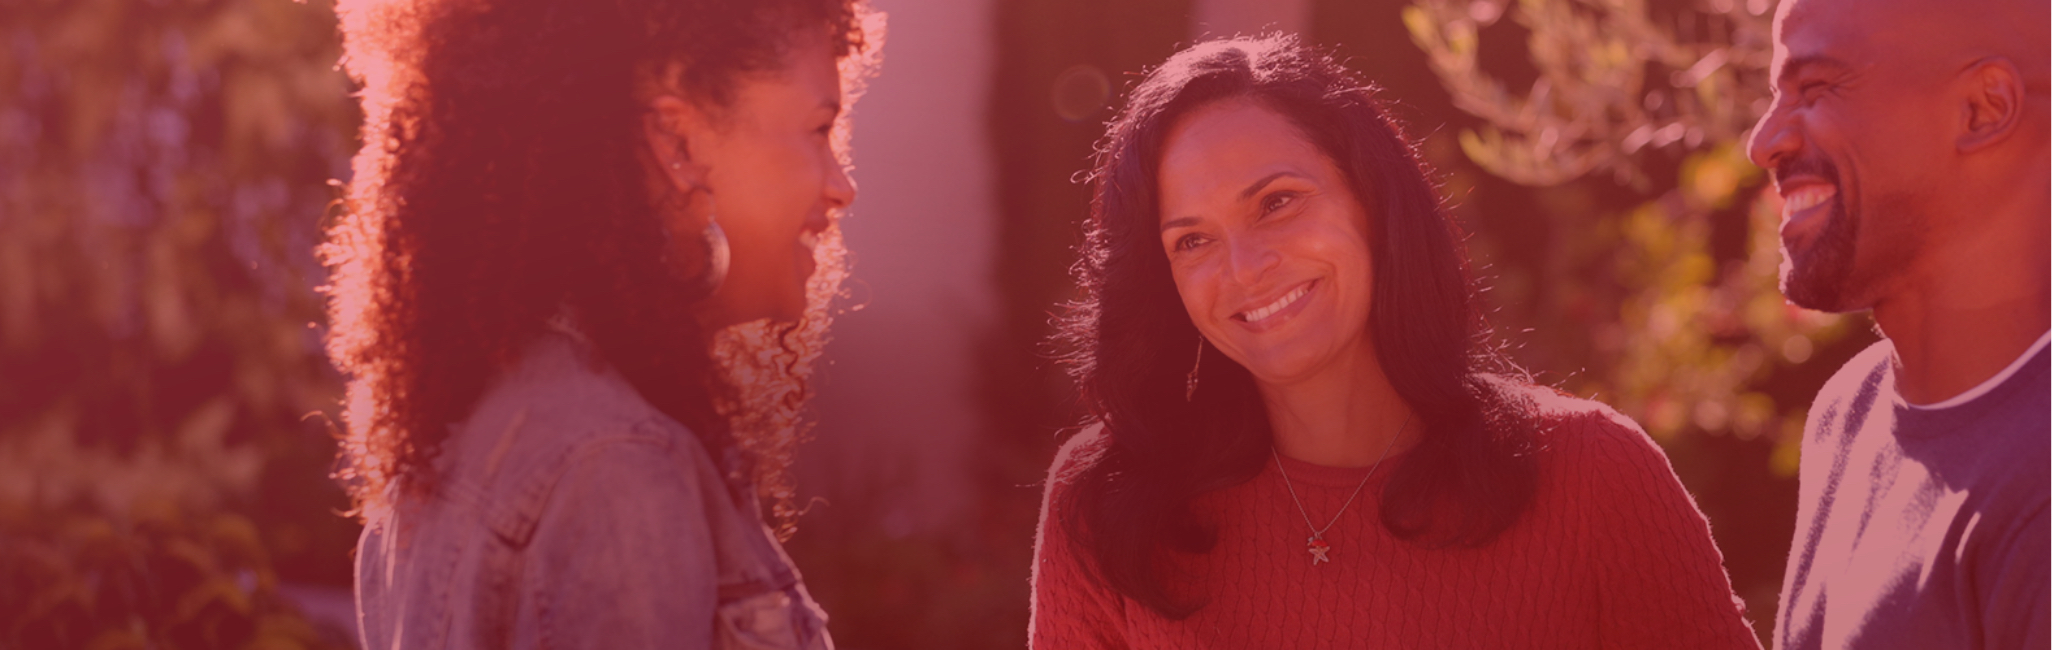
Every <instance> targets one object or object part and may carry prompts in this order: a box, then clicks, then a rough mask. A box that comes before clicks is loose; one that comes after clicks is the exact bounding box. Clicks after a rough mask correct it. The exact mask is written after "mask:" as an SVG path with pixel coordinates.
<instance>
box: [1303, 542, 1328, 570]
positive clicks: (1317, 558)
mask: <svg viewBox="0 0 2052 650" xmlns="http://www.w3.org/2000/svg"><path fill="white" fill-rule="evenodd" d="M1306 544H1307V546H1308V548H1309V550H1310V551H1311V566H1318V563H1319V562H1331V561H1332V558H1329V557H1326V556H1325V554H1326V553H1328V552H1331V551H1332V545H1331V544H1327V543H1325V540H1323V539H1319V538H1318V536H1317V535H1312V536H1311V539H1309V540H1306Z"/></svg>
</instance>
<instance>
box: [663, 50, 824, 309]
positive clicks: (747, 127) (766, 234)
mask: <svg viewBox="0 0 2052 650" xmlns="http://www.w3.org/2000/svg"><path fill="white" fill-rule="evenodd" d="M841 97H842V95H841V75H840V70H839V67H838V66H837V62H836V59H835V57H834V54H833V51H832V49H831V48H830V47H829V42H828V40H827V39H826V38H818V39H809V40H807V41H806V42H804V43H801V44H799V45H794V46H793V47H792V48H791V51H790V52H788V53H787V55H786V58H785V61H784V65H783V66H782V67H781V68H780V69H777V70H772V71H767V72H763V73H755V74H744V75H742V76H741V77H740V78H738V79H737V80H736V81H735V86H734V94H733V95H732V102H731V103H730V104H729V105H727V106H724V107H719V108H712V109H699V108H696V107H695V106H694V107H692V108H691V109H688V110H683V111H681V112H683V113H686V114H687V115H686V116H685V117H686V119H683V120H682V122H683V123H684V136H685V143H686V145H685V146H687V147H688V148H689V159H690V161H691V162H692V164H694V165H696V166H698V167H701V168H703V170H704V172H703V173H704V186H705V189H707V190H709V191H710V194H709V196H710V197H711V201H710V202H709V207H710V210H711V212H712V215H713V218H714V219H716V220H717V221H718V222H719V224H720V227H721V228H722V229H723V230H724V231H725V232H726V235H727V241H728V246H729V249H730V250H731V252H732V263H731V264H730V265H729V268H728V273H727V277H726V280H725V281H724V282H722V283H721V284H720V287H719V289H718V290H717V291H715V292H714V293H713V294H712V296H711V297H710V298H708V299H707V301H706V303H705V305H704V319H705V321H706V322H708V323H709V324H711V325H712V326H715V327H718V326H725V325H731V324H735V323H744V322H748V321H753V320H759V319H763V318H769V319H773V320H778V321H791V320H797V319H798V318H800V317H801V316H803V314H804V311H805V307H806V282H807V280H808V279H809V278H810V277H811V276H812V271H813V264H814V262H813V255H812V250H813V246H814V245H815V244H816V243H817V240H818V237H819V235H820V233H821V232H822V231H824V230H826V228H827V226H828V225H829V223H830V222H829V218H830V217H831V215H832V214H833V213H834V212H835V211H836V210H839V209H841V208H844V207H846V206H847V205H848V204H849V203H850V202H852V201H854V200H855V186H854V183H853V181H852V180H850V179H849V178H848V172H847V170H846V169H844V168H843V167H842V166H841V163H840V159H839V158H838V157H837V156H836V155H835V151H834V148H833V144H832V142H833V140H832V132H833V128H834V124H835V120H836V118H838V117H839V115H840V112H841ZM703 223H704V221H703V219H690V220H672V223H671V224H670V228H671V229H672V233H671V234H672V237H671V241H672V242H674V244H675V245H678V246H692V247H697V246H699V245H700V242H701V241H702V239H701V237H702V229H703V227H704V226H703ZM688 258H689V259H703V258H704V256H703V254H702V253H699V252H696V251H694V252H692V253H691V254H689V255H688Z"/></svg>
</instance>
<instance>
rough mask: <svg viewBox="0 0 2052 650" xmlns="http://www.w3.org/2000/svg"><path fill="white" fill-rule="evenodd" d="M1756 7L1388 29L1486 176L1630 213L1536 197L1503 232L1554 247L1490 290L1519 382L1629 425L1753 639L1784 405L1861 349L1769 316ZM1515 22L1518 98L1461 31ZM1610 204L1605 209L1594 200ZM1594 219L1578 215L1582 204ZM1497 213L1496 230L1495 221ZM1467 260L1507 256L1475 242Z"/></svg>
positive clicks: (1545, 10)
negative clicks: (1655, 451) (1677, 484)
mask: <svg viewBox="0 0 2052 650" xmlns="http://www.w3.org/2000/svg"><path fill="white" fill-rule="evenodd" d="M1769 8H1770V7H1769V3H1767V2H1765V1H1764V0H1705V1H1703V2H1686V3H1685V2H1678V1H1669V2H1664V3H1650V2H1646V1H1644V0H1520V1H1519V2H1517V3H1516V4H1515V6H1512V5H1511V4H1510V3H1509V2H1508V1H1507V0H1473V1H1470V0H1415V1H1414V3H1413V4H1412V5H1411V6H1409V7H1406V8H1404V9H1403V13H1402V16H1403V23H1404V25H1405V27H1406V28H1407V29H1408V31H1409V32H1410V35H1411V37H1412V39H1413V40H1414V41H1415V43H1416V44H1417V45H1418V46H1419V47H1420V48H1421V49H1422V50H1423V51H1424V52H1425V53H1426V55H1427V61H1428V63H1429V65H1430V67H1431V69H1432V71H1433V72H1434V73H1435V74H1436V75H1437V76H1438V77H1439V79H1440V80H1441V81H1442V83H1443V84H1444V86H1445V88H1446V90H1447V92H1448V93H1449V94H1450V95H1451V99H1452V102H1453V104H1454V105H1455V106H1457V107H1459V108H1460V109H1461V110H1463V111H1465V112H1467V113H1469V114H1471V115H1473V116H1474V117H1476V118H1478V122H1477V124H1476V125H1475V126H1473V127H1471V128H1466V129H1463V130H1461V131H1460V132H1459V134H1458V136H1457V138H1458V142H1459V146H1460V151H1461V152H1463V153H1464V154H1465V155H1466V157H1467V158H1468V159H1469V160H1471V161H1473V163H1474V164H1476V165H1477V166H1479V167H1480V168H1481V169H1483V170H1486V171H1487V172H1488V173H1490V174H1494V175H1496V176H1499V177H1502V178H1505V179H1509V180H1512V181H1515V182H1517V183H1520V184H1525V185H1530V186H1542V187H1555V188H1569V189H1570V191H1569V192H1563V193H1557V194H1554V195H1553V196H1556V197H1558V196H1575V195H1576V194H1580V195H1583V196H1586V195H1592V194H1598V193H1608V194H1613V195H1615V194H1617V193H1620V192H1621V193H1622V194H1623V195H1624V196H1626V197H1629V200H1628V203H1629V204H1630V205H1629V207H1625V208H1623V209H1604V208H1601V207H1593V206H1592V205H1591V204H1592V203H1593V202H1561V201H1554V202H1551V204H1550V205H1549V204H1548V202H1544V201H1542V202H1541V204H1540V205H1539V206H1538V209H1535V210H1529V211H1526V212H1524V213H1523V214H1519V215H1515V217H1514V218H1518V219H1527V220H1532V219H1536V220H1543V221H1544V223H1543V224H1541V226H1540V227H1541V228H1543V229H1545V230H1547V231H1550V232H1552V233H1555V234H1556V236H1555V237H1553V238H1552V239H1551V241H1553V242H1556V245H1555V246H1554V247H1552V249H1550V250H1547V251H1543V252H1541V253H1539V254H1538V259H1539V260H1540V261H1539V262H1538V263H1536V264H1528V265H1520V266H1517V267H1510V268H1498V269H1497V271H1498V272H1500V273H1503V274H1504V275H1507V276H1511V277H1509V278H1508V280H1507V281H1502V282H1499V283H1498V284H1499V285H1500V286H1504V287H1507V288H1509V289H1510V291H1508V292H1506V293H1509V294H1510V295H1502V294H1499V295H1497V296H1496V299H1497V301H1498V302H1499V304H1511V305H1515V303H1518V302H1526V303H1527V304H1524V305H1522V306H1512V307H1511V308H1510V311H1511V312H1513V314H1514V315H1513V316H1512V317H1513V318H1515V319H1517V320H1518V321H1519V322H1520V324H1524V325H1528V326H1529V327H1530V329H1528V330H1526V332H1527V334H1528V335H1527V336H1526V339H1527V341H1528V342H1530V343H1532V344H1533V345H1532V347H1531V349H1533V350H1537V351H1540V352H1538V353H1537V354H1526V355H1521V356H1522V357H1524V358H1525V360H1526V361H1527V362H1528V363H1531V364H1532V365H1533V367H1535V368H1536V369H1539V370H1542V371H1549V373H1561V374H1562V376H1564V377H1565V380H1564V381H1563V382H1562V384H1563V388H1565V389H1567V390H1570V391H1572V392H1575V393H1577V394H1580V395H1586V396H1594V397H1596V398H1598V399H1601V400H1603V401H1606V402H1608V403H1610V404H1612V405H1614V406H1616V407H1617V408H1618V409H1619V410H1621V411H1623V412H1625V413H1627V414H1629V415H1631V416H1632V417H1634V418H1635V419H1637V420H1638V421H1639V422H1640V423H1641V424H1642V425H1643V426H1645V427H1646V429H1647V431H1648V432H1649V433H1651V434H1652V435H1653V436H1654V437H1655V439H1656V440H1658V441H1660V443H1661V444H1662V445H1663V446H1664V447H1666V448H1667V449H1668V453H1669V456H1670V458H1671V459H1672V460H1673V462H1674V464H1675V466H1676V470H1677V472H1678V473H1680V474H1681V475H1682V478H1683V480H1684V482H1685V483H1686V484H1688V486H1689V488H1690V490H1691V491H1692V492H1694V493H1695V494H1696V496H1697V498H1698V500H1699V502H1700V505H1701V506H1702V507H1703V509H1704V510H1705V512H1706V514H1708V515H1709V516H1710V518H1711V520H1712V524H1713V527H1714V528H1715V529H1716V532H1717V535H1718V541H1719V545H1720V547H1722V548H1723V550H1724V552H1725V557H1726V559H1727V565H1728V569H1729V570H1730V571H1731V573H1732V576H1733V581H1734V583H1735V587H1736V588H1737V589H1738V590H1739V593H1740V595H1741V596H1742V597H1744V598H1745V599H1746V601H1747V604H1748V607H1749V609H1750V614H1751V615H1752V617H1753V619H1754V625H1755V629H1756V630H1757V631H1759V632H1760V633H1761V634H1763V635H1764V634H1765V633H1767V632H1768V631H1770V630H1771V629H1772V625H1773V620H1772V616H1773V611H1774V605H1775V600H1776V595H1777V592H1778V589H1779V587H1780V576H1781V570H1782V565H1783V563H1784V562H1785V558H1786V553H1787V546H1786V545H1787V541H1788V535H1789V532H1791V531H1790V529H1789V528H1788V527H1789V526H1790V525H1792V524H1791V522H1792V521H1793V519H1792V518H1793V516H1794V511H1793V501H1794V494H1793V491H1794V485H1793V481H1792V477H1793V475H1794V471H1795V466H1796V457H1795V455H1796V453H1797V451H1798V449H1799V446H1798V445H1799V443H1800V438H1801V432H1802V424H1803V418H1804V414H1805V409H1806V408H1807V407H1808V405H1809V400H1810V398H1811V397H1812V396H1813V395H1814V393H1815V391H1816V389H1817V388H1818V387H1819V386H1821V385H1822V383H1823V380H1824V379H1825V377H1828V375H1829V372H1830V369H1831V368H1835V367H1836V365H1837V363H1835V362H1834V360H1835V361H1840V362H1842V361H1843V360H1844V359H1845V358H1847V357H1849V356H1850V355H1851V354H1852V353H1854V352H1856V351H1858V350H1859V349H1860V348H1862V347H1864V346H1865V345H1866V343H1868V342H1870V341H1872V340H1873V339H1872V335H1871V334H1870V333H1868V332H1867V331H1866V330H1865V329H1862V328H1860V327H1859V326H1858V325H1859V319H1849V318H1839V317H1835V316H1831V315H1827V314H1820V313H1816V312H1808V311H1803V310H1799V309H1797V308H1795V307H1792V306H1790V305H1788V304H1787V303H1786V302H1785V301H1784V300H1783V299H1782V297H1781V294H1780V292H1779V289H1778V287H1777V278H1778V271H1777V269H1778V266H1779V262H1780V247H1779V242H1778V235H1777V230H1778V222H1779V212H1780V200H1779V197H1778V195H1776V194H1775V193H1774V192H1772V191H1766V190H1765V187H1764V186H1765V184H1766V180H1767V179H1766V177H1765V174H1763V173H1762V172H1761V170H1759V169H1758V168H1756V167H1754V166H1753V165H1752V164H1751V163H1750V162H1748V161H1747V160H1746V158H1745V153H1744V150H1745V141H1744V138H1745V134H1746V133H1747V131H1748V129H1750V127H1751V126H1752V124H1753V122H1754V120H1755V119H1757V118H1758V116H1759V115H1760V114H1761V112H1763V111H1764V110H1765V109H1766V106H1767V103H1768V94H1767V93H1768V79H1767V78H1766V70H1767V65H1768V62H1769V57H1770V55H1771V40H1770V33H1769V25H1770V22H1769V19H1770V16H1769V14H1768V9H1769ZM1505 18H1510V19H1511V20H1512V21H1515V23H1516V25H1517V26H1518V27H1520V28H1522V29H1520V30H1516V32H1511V33H1507V32H1504V31H1499V32H1497V33H1498V34H1501V35H1503V36H1513V37H1514V36H1522V37H1523V38H1524V41H1525V44H1526V46H1527V56H1526V58H1525V60H1526V61H1528V62H1529V65H1530V69H1529V70H1519V71H1518V72H1519V73H1522V74H1523V75H1524V76H1529V77H1531V81H1530V82H1529V84H1530V85H1529V89H1528V90H1525V91H1524V92H1522V93H1518V92H1513V91H1512V90H1510V89H1509V88H1510V84H1506V83H1505V82H1503V81H1501V80H1499V78H1498V77H1497V76H1495V75H1492V74H1491V73H1490V72H1486V71H1484V70H1483V67H1484V66H1483V64H1482V60H1481V59H1482V57H1481V56H1480V55H1479V53H1480V52H1481V51H1482V50H1483V49H1484V45H1483V38H1482V35H1483V34H1484V33H1485V32H1486V31H1488V30H1489V29H1490V28H1491V27H1492V26H1496V25H1498V24H1499V23H1501V22H1504V19H1505ZM1613 203H1614V202H1613ZM1592 208H1593V209H1592ZM1498 217H1499V218H1504V216H1503V215H1498ZM1474 245H1475V246H1476V248H1478V249H1481V250H1482V252H1481V253H1480V254H1481V255H1482V256H1485V257H1487V256H1490V255H1491V254H1492V253H1493V252H1494V251H1499V250H1501V249H1503V248H1507V247H1511V246H1513V244H1512V243H1511V242H1510V241H1504V240H1498V239H1493V238H1491V237H1490V236H1489V233H1487V232H1480V233H1478V234H1477V235H1476V242H1475V243H1474Z"/></svg>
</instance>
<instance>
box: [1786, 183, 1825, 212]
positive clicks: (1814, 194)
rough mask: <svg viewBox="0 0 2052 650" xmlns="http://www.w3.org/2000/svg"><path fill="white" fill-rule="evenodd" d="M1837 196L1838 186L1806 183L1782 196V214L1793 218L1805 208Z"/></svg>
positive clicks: (1815, 205)
mask: <svg viewBox="0 0 2052 650" xmlns="http://www.w3.org/2000/svg"><path fill="white" fill-rule="evenodd" d="M1836 196H1838V188H1837V187H1834V186H1831V185H1826V184H1822V183H1818V184H1814V185H1804V186H1802V187H1799V188H1796V189H1795V191H1792V192H1789V193H1788V195H1787V196H1784V197H1782V198H1781V216H1782V218H1783V219H1789V218H1793V217H1795V215H1797V214H1800V213H1802V212H1803V211H1804V210H1808V209H1810V208H1814V207H1817V206H1819V205H1822V204H1823V203H1824V202H1825V201H1829V200H1831V199H1832V198H1833V197H1836Z"/></svg>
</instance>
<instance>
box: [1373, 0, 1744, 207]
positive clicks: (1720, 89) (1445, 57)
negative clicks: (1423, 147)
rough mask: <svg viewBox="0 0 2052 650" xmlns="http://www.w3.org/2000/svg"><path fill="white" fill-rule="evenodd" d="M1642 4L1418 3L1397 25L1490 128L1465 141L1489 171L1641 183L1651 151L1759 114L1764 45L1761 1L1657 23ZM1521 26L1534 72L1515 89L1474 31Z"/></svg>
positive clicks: (1718, 137) (1701, 140)
mask: <svg viewBox="0 0 2052 650" xmlns="http://www.w3.org/2000/svg"><path fill="white" fill-rule="evenodd" d="M1647 4H1648V3H1647V1H1646V0H1519V1H1518V3H1517V7H1516V8H1515V10H1512V9H1511V8H1510V7H1508V6H1506V5H1507V2H1506V0H1474V1H1469V0H1419V1H1418V2H1416V3H1415V4H1413V5H1412V6H1409V7H1406V8H1405V9H1404V11H1403V20H1404V26H1405V27H1406V28H1408V29H1409V30H1410V32H1411V37H1412V39H1413V40H1414V41H1416V42H1417V44H1418V46H1419V47H1421V48H1423V49H1424V50H1425V51H1426V53H1427V54H1428V55H1429V57H1430V58H1429V61H1430V65H1431V67H1432V70H1433V71H1434V72H1435V73H1438V75H1439V77H1440V79H1441V80H1442V81H1443V82H1444V83H1445V85H1446V88H1447V90H1448V92H1450V93H1452V94H1453V99H1454V105H1455V106H1458V107H1460V108H1461V110H1464V111H1467V112H1469V113H1472V114H1474V115H1476V116H1478V117H1481V118H1482V119H1483V120H1484V121H1485V122H1486V124H1485V125H1484V126H1482V127H1481V128H1477V129H1474V130H1471V131H1468V132H1465V133H1462V134H1461V136H1460V138H1461V140H1460V141H1461V149H1462V151H1464V152H1466V153H1467V154H1468V156H1469V157H1470V158H1471V159H1473V160H1474V161H1475V162H1476V163H1477V164H1480V165H1482V166H1483V167H1484V168H1485V169H1488V170H1489V171H1490V172H1492V173H1495V174H1497V175H1500V176H1503V177H1505V178H1509V179H1511V180H1515V181H1517V182H1520V183H1525V184H1529V185H1552V184H1556V183H1562V182H1566V181H1570V180H1574V179H1576V178H1578V177H1580V176H1582V175H1583V174H1587V173H1589V172H1591V171H1599V170H1607V171H1610V172H1612V173H1614V174H1615V175H1616V178H1617V180H1618V181H1620V182H1623V183H1627V184H1630V185H1632V186H1633V187H1635V188H1639V189H1641V190H1644V189H1647V188H1649V183H1650V182H1651V181H1650V179H1648V178H1647V177H1646V175H1645V173H1644V171H1643V170H1642V169H1641V168H1640V167H1639V166H1638V165H1636V164H1635V161H1634V156H1635V155H1636V154H1639V153H1640V152H1641V150H1643V149H1645V148H1647V147H1653V148H1659V147H1665V146H1670V145H1672V144H1675V143H1681V144H1683V145H1685V146H1686V147H1688V148H1690V149H1694V148H1697V147H1700V146H1705V144H1706V143H1709V144H1715V143H1721V142H1727V143H1728V142H1733V141H1736V140H1738V138H1739V136H1740V135H1741V134H1742V133H1744V132H1745V131H1746V129H1747V128H1749V127H1751V126H1752V123H1753V119H1754V118H1755V117H1757V116H1758V115H1759V114H1760V112H1761V111H1763V110H1764V109H1765V108H1766V95H1767V84H1766V79H1765V77H1766V69H1767V63H1768V59H1769V57H1770V55H1771V54H1772V50H1771V45H1772V43H1771V41H1770V40H1769V32H1768V20H1767V17H1766V16H1764V15H1763V14H1762V11H1761V9H1762V7H1763V6H1764V4H1763V3H1759V2H1751V3H1748V4H1749V5H1752V6H1750V7H1746V8H1741V7H1739V6H1737V5H1736V4H1735V3H1733V2H1731V1H1730V0H1724V1H1723V2H1722V3H1721V5H1722V6H1721V7H1713V8H1709V9H1707V10H1688V9H1683V10H1680V11H1678V12H1676V13H1675V15H1674V16H1671V18H1672V20H1671V22H1672V23H1674V25H1673V26H1672V27H1669V26H1666V25H1663V24H1661V22H1662V21H1659V20H1658V19H1657V18H1656V16H1655V15H1654V14H1653V12H1652V11H1650V10H1649V9H1648V7H1647ZM1506 15H1509V16H1510V17H1512V18H1513V19H1514V20H1515V21H1516V22H1517V23H1518V24H1520V25H1522V26H1524V27H1525V28H1526V29H1527V30H1528V31H1529V38H1528V39H1527V46H1528V48H1529V51H1530V62H1531V64H1532V65H1533V66H1534V67H1535V68H1537V71H1538V78H1537V79H1536V80H1535V81H1533V82H1532V85H1531V89H1530V91H1528V92H1527V93H1525V94H1523V95H1518V94H1514V93H1513V92H1511V91H1510V90H1509V89H1507V88H1506V87H1505V84H1504V83H1503V82H1502V81H1500V80H1498V79H1496V78H1495V77H1493V76H1491V75H1490V74H1488V73H1486V72H1484V71H1483V70H1482V69H1481V66H1480V64H1479V52H1480V49H1481V47H1480V38H1479V34H1480V33H1481V31H1482V30H1484V29H1486V28H1488V27H1490V26H1491V25H1493V24H1495V23H1496V22H1497V21H1499V20H1501V19H1503V18H1504V17H1505V16H1506Z"/></svg>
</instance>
